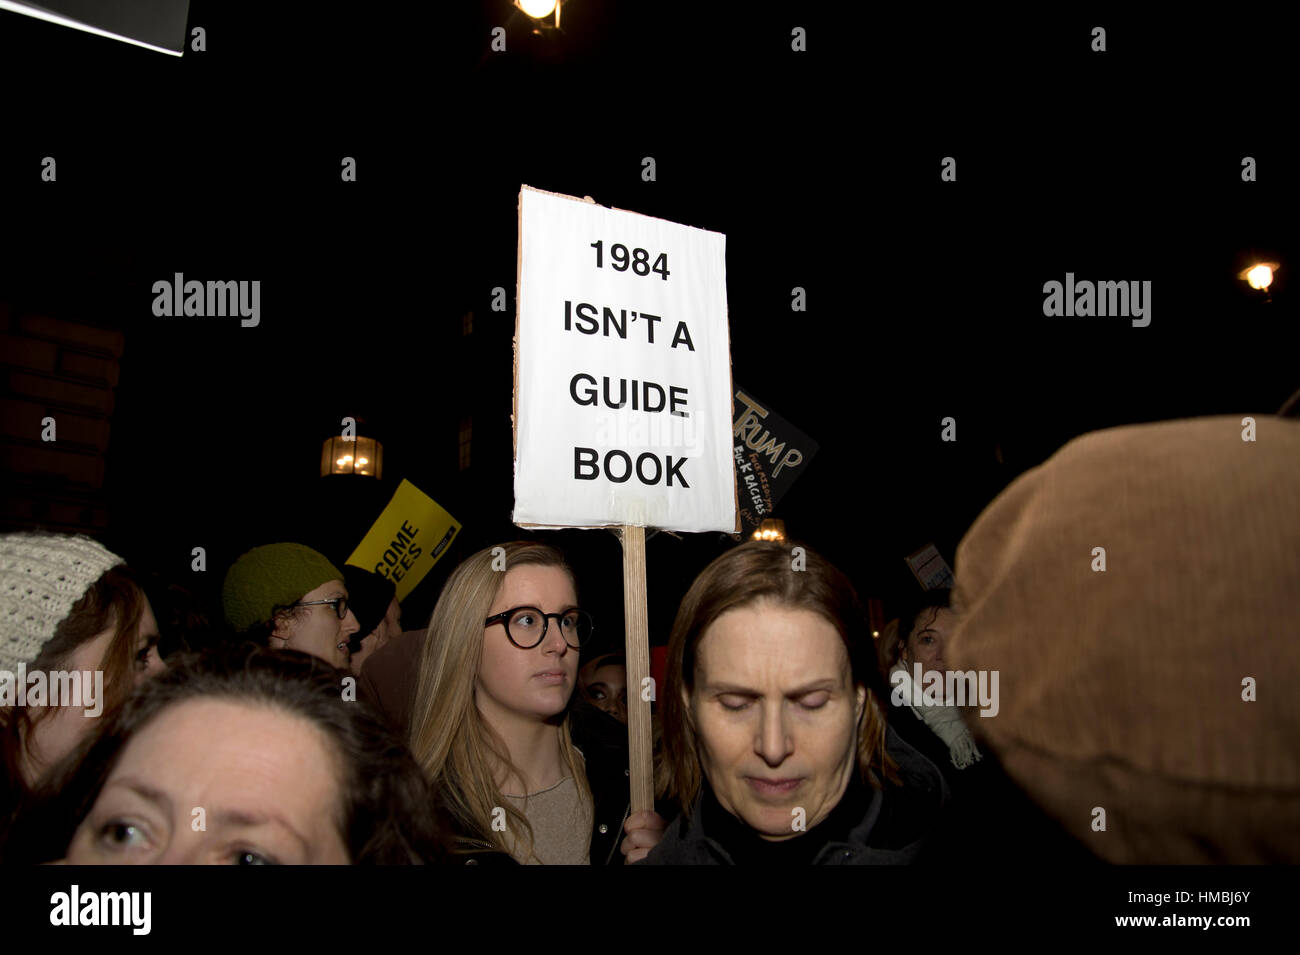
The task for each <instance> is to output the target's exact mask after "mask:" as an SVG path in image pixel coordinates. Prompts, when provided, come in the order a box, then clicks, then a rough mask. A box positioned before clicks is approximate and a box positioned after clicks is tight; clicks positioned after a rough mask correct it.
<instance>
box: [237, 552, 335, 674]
mask: <svg viewBox="0 0 1300 955" xmlns="http://www.w3.org/2000/svg"><path fill="white" fill-rule="evenodd" d="M221 600H222V606H223V608H224V610H225V614H226V622H227V623H228V624H229V625H230V627H231V629H232V630H234V631H235V632H236V633H239V634H241V635H242V636H245V637H247V638H248V639H251V640H254V641H256V642H260V643H265V644H267V645H268V646H270V647H273V648H275V649H277V650H284V649H288V650H299V651H301V652H303V653H309V654H311V655H312V656H315V657H320V658H321V659H322V660H325V661H326V662H328V663H331V664H333V665H334V666H336V667H338V668H339V669H343V670H346V669H347V668H348V640H349V637H350V636H351V635H352V634H354V633H356V632H357V631H358V630H359V629H360V624H358V623H357V618H356V616H355V615H354V614H353V613H352V611H351V610H349V609H348V592H347V588H346V587H345V586H344V584H343V574H342V572H341V571H339V569H338V568H337V567H335V566H334V565H333V564H332V563H330V561H329V560H328V559H326V558H325V556H324V555H322V554H320V553H318V552H317V551H314V550H312V549H311V548H310V547H305V546H303V545H302V544H289V543H282V544H266V545H264V546H262V547H254V548H253V549H252V550H250V551H249V552H248V553H246V554H244V555H243V556H241V557H240V558H239V560H237V561H235V563H234V565H233V566H232V567H231V568H230V570H229V572H228V573H227V574H226V579H225V583H224V584H223V586H222V591H221Z"/></svg>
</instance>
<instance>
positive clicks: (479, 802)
mask: <svg viewBox="0 0 1300 955" xmlns="http://www.w3.org/2000/svg"><path fill="white" fill-rule="evenodd" d="M503 557H504V564H503V563H502V562H501V560H502V558H503ZM525 564H532V565H539V566H543V567H558V568H560V569H561V570H563V571H564V572H565V573H566V574H568V575H569V579H570V580H573V571H572V570H571V569H570V568H569V565H568V564H567V563H565V560H564V555H563V554H561V553H560V552H559V551H558V550H556V549H555V548H554V547H551V546H549V545H547V544H536V543H532V542H529V541H513V542H511V543H508V544H500V545H497V546H495V547H486V548H484V549H483V550H481V551H479V552H478V553H476V554H474V555H472V556H471V557H469V558H467V559H466V560H465V561H463V562H462V563H461V565H460V566H459V567H457V568H456V569H455V570H454V571H452V573H451V576H450V577H449V578H448V579H447V583H446V585H445V586H444V587H443V588H442V594H441V595H440V596H439V597H438V604H437V606H436V607H435V608H434V610H433V618H432V619H431V620H430V622H429V632H428V634H427V635H426V638H425V641H424V650H423V652H422V654H421V657H420V672H419V677H418V680H417V682H416V691H415V705H414V708H413V710H412V714H411V750H412V752H414V753H415V758H416V759H417V760H418V761H419V763H420V765H421V766H423V767H424V770H425V772H426V773H427V774H428V776H429V780H430V782H431V783H433V785H434V786H435V787H436V788H437V790H438V792H439V798H440V801H441V803H442V805H443V807H444V808H445V809H446V810H447V812H448V813H449V814H450V815H451V817H452V819H453V820H454V821H455V823H456V826H457V828H458V829H459V830H460V831H461V832H462V833H468V834H469V836H470V838H471V839H474V840H477V841H478V842H480V843H489V844H490V845H491V846H492V847H493V848H495V849H499V850H500V851H502V852H506V853H511V850H512V846H511V844H509V843H507V841H506V839H505V835H504V833H500V832H494V831H493V827H492V813H493V810H494V809H496V808H498V807H500V808H503V809H504V810H505V812H506V815H507V816H508V817H509V819H510V820H511V824H510V825H508V828H509V829H510V831H511V832H518V833H523V836H524V837H523V839H522V840H515V843H514V848H515V849H516V850H518V849H520V848H523V850H524V851H523V853H522V854H523V857H524V858H531V857H533V856H534V852H533V848H534V847H533V830H532V826H530V825H529V823H528V819H527V817H526V816H525V815H524V814H523V812H521V811H520V810H518V809H516V808H515V807H514V806H512V805H510V803H509V801H508V800H506V799H505V798H503V796H502V794H501V791H500V789H499V788H498V787H497V784H496V777H495V774H494V771H495V770H497V769H500V768H505V769H507V770H508V771H509V773H511V774H514V775H520V774H519V772H518V770H517V768H516V767H515V765H514V763H513V762H512V761H511V759H510V753H509V751H508V750H507V748H506V745H505V741H504V740H503V739H501V737H500V736H499V735H498V734H497V733H496V732H495V731H494V730H493V729H492V727H491V726H489V725H488V723H487V721H486V720H484V719H483V716H482V714H481V713H480V712H479V709H478V706H477V705H476V702H475V695H474V687H475V680H476V678H477V676H478V672H479V666H480V661H481V660H482V656H483V634H484V629H485V628H484V625H483V621H484V620H485V619H486V618H487V616H488V611H489V610H490V609H491V607H492V604H493V603H494V602H495V601H496V599H497V597H498V595H499V594H500V593H501V588H502V586H503V585H504V584H505V578H506V573H502V572H501V568H502V567H503V566H504V568H505V570H506V572H507V573H508V572H509V571H510V570H511V569H513V568H515V567H519V566H521V565H525ZM574 590H575V592H576V590H577V583H576V582H575V583H574ZM556 731H557V732H558V733H559V737H560V752H561V754H562V755H563V758H564V761H565V763H566V764H567V765H568V767H569V770H570V772H571V773H572V774H573V779H574V782H575V783H576V784H577V786H578V791H579V793H580V794H581V797H582V799H583V800H584V801H585V802H588V803H590V802H591V788H590V787H589V786H588V784H587V774H586V772H585V770H584V768H583V762H582V758H581V754H580V753H579V752H578V750H577V747H575V746H574V745H573V739H572V737H571V735H570V733H569V716H568V713H567V712H566V713H565V716H564V720H563V721H562V722H561V723H560V725H559V726H558V727H557V728H556ZM526 806H527V803H526V802H525V807H526ZM456 848H457V850H458V851H461V852H470V851H475V849H476V848H481V846H479V847H475V846H472V845H465V844H464V837H463V836H462V837H461V840H460V843H459V844H458V845H457V847H456Z"/></svg>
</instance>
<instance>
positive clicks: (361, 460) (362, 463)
mask: <svg viewBox="0 0 1300 955" xmlns="http://www.w3.org/2000/svg"><path fill="white" fill-rule="evenodd" d="M367 463H369V462H367V460H366V459H365V458H357V467H359V468H364V467H365V466H366V464H367Z"/></svg>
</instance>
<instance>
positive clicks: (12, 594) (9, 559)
mask: <svg viewBox="0 0 1300 955" xmlns="http://www.w3.org/2000/svg"><path fill="white" fill-rule="evenodd" d="M121 563H123V560H122V558H121V557H118V556H117V555H116V554H113V553H110V552H109V551H108V550H107V549H105V548H104V546H103V545H102V544H100V543H98V542H97V541H93V540H91V539H90V538H89V537H80V536H77V537H73V536H71V535H68V534H27V533H23V534H0V670H9V671H10V672H13V671H14V670H16V669H17V667H18V665H19V664H20V663H31V662H32V661H33V660H35V659H36V657H37V655H38V654H39V653H40V652H41V647H43V646H45V644H46V643H47V642H48V641H49V640H50V638H51V637H53V636H54V631H55V630H56V629H58V626H59V624H60V623H62V622H63V618H64V617H66V616H67V615H68V613H69V612H70V611H71V610H72V606H73V604H75V603H76V602H77V601H78V600H80V599H81V598H82V596H83V595H84V594H85V593H86V591H87V590H89V589H90V585H91V584H93V583H94V582H95V581H97V580H98V579H99V578H100V577H102V576H103V574H104V572H105V571H106V570H109V569H110V568H112V567H116V566H117V565H118V564H121Z"/></svg>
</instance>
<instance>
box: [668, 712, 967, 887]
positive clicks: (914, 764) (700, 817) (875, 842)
mask: <svg viewBox="0 0 1300 955" xmlns="http://www.w3.org/2000/svg"><path fill="white" fill-rule="evenodd" d="M885 749H886V751H887V752H888V753H889V755H890V756H892V757H893V758H894V761H895V762H896V763H897V764H898V774H899V777H900V778H901V779H902V781H903V785H902V786H901V787H899V786H896V785H892V784H890V783H886V784H885V788H884V789H883V790H880V789H870V788H867V787H865V786H863V787H862V792H861V796H860V798H861V805H862V807H863V811H862V815H861V817H860V819H859V820H858V821H857V822H856V824H852V825H851V828H848V829H847V833H840V832H835V833H824V829H825V827H824V826H818V827H816V828H814V829H812V830H810V831H809V832H808V833H807V834H806V835H805V836H800V837H799V838H800V839H803V838H811V839H818V840H822V839H824V840H825V841H824V842H823V843H822V845H821V846H820V847H818V848H817V849H816V850H815V851H813V852H812V853H810V855H811V857H812V862H813V864H814V865H880V864H899V863H909V862H913V861H915V859H916V857H917V855H918V854H919V853H920V851H921V848H922V846H923V844H924V842H925V840H926V838H927V836H928V835H929V834H930V832H931V831H932V830H934V828H935V827H936V826H937V825H938V824H939V821H940V819H941V818H942V812H943V808H944V806H945V805H946V804H947V801H948V798H949V796H948V788H947V785H946V784H945V783H944V781H943V776H942V775H941V774H940V772H939V770H938V769H937V768H936V767H935V766H934V764H933V763H931V762H930V761H929V760H928V759H926V758H925V757H924V756H923V755H921V753H920V752H918V751H917V750H916V749H915V748H913V747H912V746H910V745H909V744H908V743H906V742H905V741H904V740H903V739H902V737H900V736H899V735H898V734H897V733H895V732H894V731H893V729H886V732H885ZM846 796H847V794H846ZM705 798H706V794H705V793H701V794H700V797H699V798H698V799H697V800H696V802H695V805H694V807H693V808H692V810H691V813H690V816H689V817H687V816H679V817H678V818H677V819H676V820H674V821H673V823H672V824H671V825H670V826H669V827H668V830H667V831H666V832H665V833H664V836H663V839H662V840H660V842H659V844H658V845H657V846H655V847H654V849H652V850H651V851H650V855H649V856H647V857H646V858H645V859H644V860H643V861H644V863H645V864H647V865H732V864H734V863H735V860H734V859H733V854H732V850H734V849H735V848H736V847H734V846H733V847H732V850H729V848H728V846H726V845H723V844H722V843H721V842H720V841H719V840H718V839H717V838H715V837H714V834H713V833H710V832H706V831H705V828H706V826H705V820H706V818H707V813H705V812H702V811H701V810H702V807H703V805H704V802H705ZM841 802H843V800H841ZM837 808H839V807H837ZM832 815H834V813H833V814H832ZM850 822H852V820H850ZM802 848H805V849H806V848H809V847H806V846H805V847H802Z"/></svg>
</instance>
